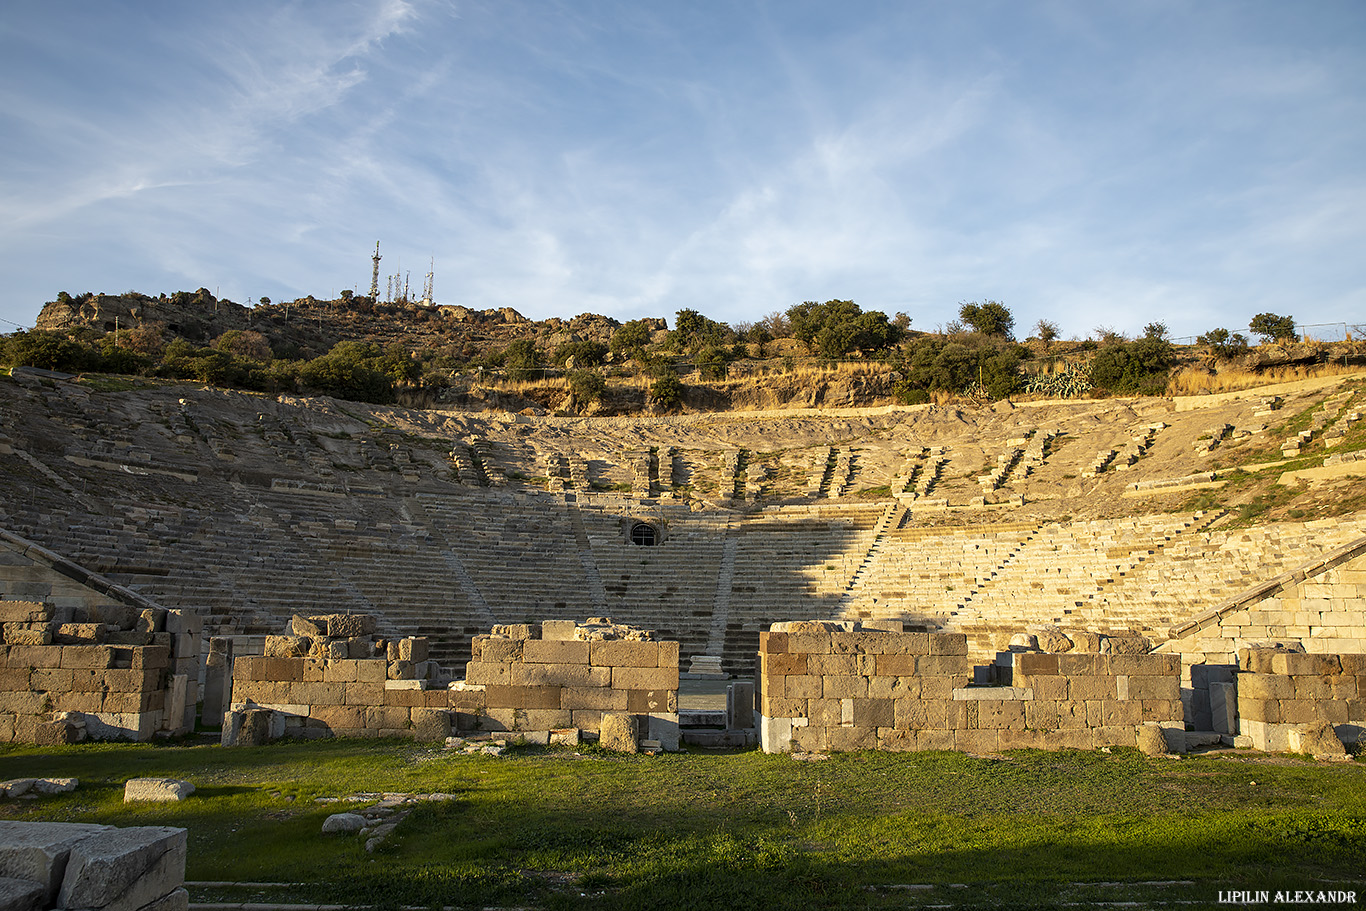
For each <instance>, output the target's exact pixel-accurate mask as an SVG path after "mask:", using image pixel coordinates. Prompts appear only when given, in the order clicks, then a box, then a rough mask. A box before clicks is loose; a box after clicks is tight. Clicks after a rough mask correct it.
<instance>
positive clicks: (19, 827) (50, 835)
mask: <svg viewBox="0 0 1366 911" xmlns="http://www.w3.org/2000/svg"><path fill="white" fill-rule="evenodd" d="M112 829H113V827H112V826H99V825H92V824H89V823H73V822H13V821H10V820H0V876H6V877H12V878H14V879H27V880H32V881H33V882H36V883H38V884H39V885H41V886H42V888H43V905H44V906H45V907H47V906H51V905H52V904H53V903H54V901H55V900H56V898H57V894H58V891H59V890H60V889H61V885H62V875H63V874H64V873H65V872H66V865H67V858H68V857H69V856H70V854H71V849H72V847H73V846H74V845H76V844H78V843H79V842H80V841H81V840H82V839H85V838H88V837H90V836H91V835H95V834H97V833H100V832H107V831H112Z"/></svg>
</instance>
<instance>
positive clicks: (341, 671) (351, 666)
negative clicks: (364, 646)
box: [299, 658, 357, 683]
mask: <svg viewBox="0 0 1366 911" xmlns="http://www.w3.org/2000/svg"><path fill="white" fill-rule="evenodd" d="M356 664H357V662H356V661H355V660H354V659H351V658H347V659H343V660H341V661H329V662H327V664H326V665H324V666H323V682H324V683H355V682H356V679H357V676H356ZM299 676H300V677H302V676H303V667H302V665H300V668H299Z"/></svg>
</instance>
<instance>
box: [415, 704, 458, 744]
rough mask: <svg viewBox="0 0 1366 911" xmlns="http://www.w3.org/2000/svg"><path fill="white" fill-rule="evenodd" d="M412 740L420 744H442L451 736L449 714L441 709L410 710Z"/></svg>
mask: <svg viewBox="0 0 1366 911" xmlns="http://www.w3.org/2000/svg"><path fill="white" fill-rule="evenodd" d="M411 717H412V725H413V739H414V740H417V741H418V742H420V743H444V742H445V740H446V738H447V737H449V736H451V715H450V712H447V711H444V710H442V709H413V710H412V716H411Z"/></svg>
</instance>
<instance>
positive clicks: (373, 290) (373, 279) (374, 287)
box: [370, 241, 380, 300]
mask: <svg viewBox="0 0 1366 911" xmlns="http://www.w3.org/2000/svg"><path fill="white" fill-rule="evenodd" d="M370 259H371V261H372V262H373V263H374V264H375V265H374V268H372V269H371V270H370V300H375V299H377V298H378V297H379V259H380V257H379V241H375V255H374V256H372V257H370Z"/></svg>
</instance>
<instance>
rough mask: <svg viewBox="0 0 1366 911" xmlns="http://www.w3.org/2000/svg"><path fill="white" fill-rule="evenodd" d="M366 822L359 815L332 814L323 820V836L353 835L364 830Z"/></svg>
mask: <svg viewBox="0 0 1366 911" xmlns="http://www.w3.org/2000/svg"><path fill="white" fill-rule="evenodd" d="M366 825H368V821H367V820H366V818H365V817H364V816H361V815H360V814H359V813H333V814H332V815H331V816H329V817H327V819H325V820H323V834H324V835H353V834H355V833H356V832H359V831H360V830H361V829H364V828H365V827H366Z"/></svg>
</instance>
